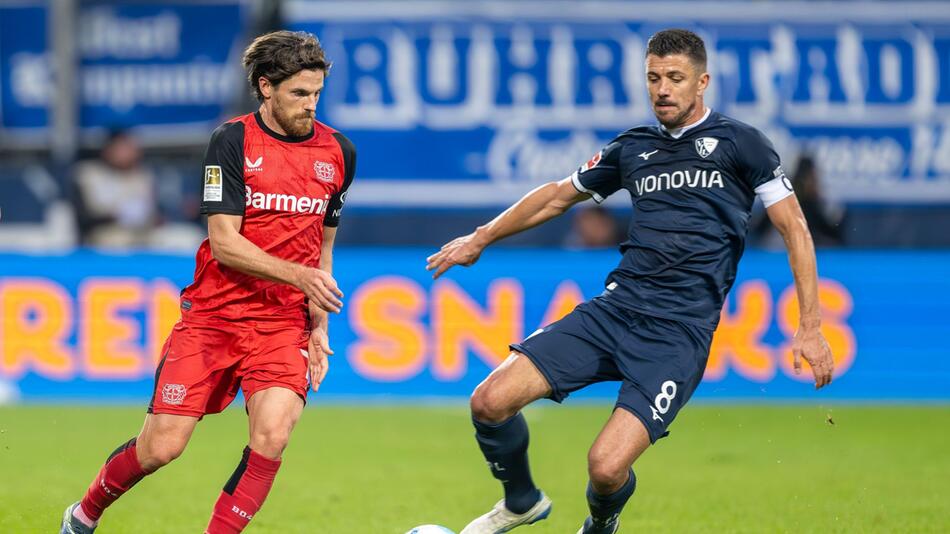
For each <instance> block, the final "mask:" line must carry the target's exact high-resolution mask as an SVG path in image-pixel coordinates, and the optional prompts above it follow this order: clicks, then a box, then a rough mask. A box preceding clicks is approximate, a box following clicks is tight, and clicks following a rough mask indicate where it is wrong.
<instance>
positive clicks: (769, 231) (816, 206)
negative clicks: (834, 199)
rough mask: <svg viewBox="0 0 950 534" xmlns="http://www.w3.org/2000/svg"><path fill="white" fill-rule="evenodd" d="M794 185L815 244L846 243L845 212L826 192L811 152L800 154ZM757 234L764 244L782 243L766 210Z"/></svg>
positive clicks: (760, 243) (834, 245)
mask: <svg viewBox="0 0 950 534" xmlns="http://www.w3.org/2000/svg"><path fill="white" fill-rule="evenodd" d="M792 188H793V189H794V190H795V196H796V197H798V203H799V204H800V205H801V207H802V213H804V214H805V220H806V221H808V229H809V230H810V231H811V236H812V239H813V240H814V242H815V247H819V248H821V247H840V246H842V245H844V239H843V233H842V230H841V228H842V224H841V223H842V221H843V220H844V212H843V210H842V209H840V208H837V207H832V206H831V205H829V204H828V203H827V202H826V201H825V199H824V197H823V196H822V193H821V179H820V178H819V176H818V167H817V165H816V164H815V160H814V159H813V158H812V157H811V156H809V155H807V154H803V155H801V156H800V157H799V158H798V162H797V163H796V166H795V173H794V174H793V175H792ZM753 234H754V236H755V238H756V241H758V244H759V245H760V246H765V247H769V248H771V245H776V246H778V244H779V243H781V238H780V237H779V236H778V232H776V231H775V229H774V227H773V226H772V224H771V222H770V221H769V219H768V217H767V216H765V214H764V213H763V214H762V218H761V219H759V222H758V224H756V225H755V227H754V228H753Z"/></svg>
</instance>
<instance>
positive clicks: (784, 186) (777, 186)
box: [755, 174, 795, 208]
mask: <svg viewBox="0 0 950 534" xmlns="http://www.w3.org/2000/svg"><path fill="white" fill-rule="evenodd" d="M794 193H795V192H794V191H792V184H791V182H789V181H788V178H786V177H785V175H784V174H783V175H782V176H780V177H778V178H773V179H771V180H769V181H768V182H765V183H764V184H762V185H760V186H759V187H756V188H755V194H756V195H758V197H759V198H761V199H762V204H763V205H764V206H765V207H766V208H767V207H769V206H771V205H772V204H775V203H776V202H778V201H780V200H784V199H785V198H786V197H788V196H789V195H792V194H794Z"/></svg>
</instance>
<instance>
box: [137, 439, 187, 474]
mask: <svg viewBox="0 0 950 534" xmlns="http://www.w3.org/2000/svg"><path fill="white" fill-rule="evenodd" d="M186 444H187V440H183V439H177V438H175V437H169V438H166V439H162V440H160V441H157V442H155V443H149V444H148V445H147V446H146V447H142V446H141V445H138V450H139V451H141V452H140V454H139V463H140V464H141V465H142V468H143V469H144V470H146V471H149V472H151V471H154V470H156V469H158V468H160V467H163V466H166V465H168V464H170V463H172V462H173V461H174V460H175V459H176V458H178V457H179V456H181V454H182V453H183V452H185V445H186Z"/></svg>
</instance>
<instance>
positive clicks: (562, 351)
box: [511, 297, 713, 442]
mask: <svg viewBox="0 0 950 534" xmlns="http://www.w3.org/2000/svg"><path fill="white" fill-rule="evenodd" d="M712 335H713V332H712V330H707V329H703V328H700V327H698V326H694V325H691V324H687V323H682V322H679V321H673V320H670V319H661V318H658V317H653V316H649V315H643V314H640V313H636V312H632V311H629V310H624V309H622V308H619V307H617V306H616V305H614V304H612V303H610V302H608V301H607V300H605V299H604V298H602V297H597V298H594V299H593V300H590V301H587V302H584V303H583V304H581V305H579V306H577V307H576V308H574V311H572V312H571V313H569V314H568V315H567V316H565V317H564V318H563V319H561V320H560V321H557V322H555V323H552V324H550V325H548V326H546V327H544V328H543V329H541V330H539V331H537V332H535V333H534V334H532V335H530V336H528V338H527V339H525V340H524V341H523V342H521V343H516V344H513V345H511V348H512V350H515V351H518V352H520V353H522V354H524V355H525V356H527V357H528V358H529V359H530V360H531V361H532V362H533V363H534V365H535V366H536V367H537V368H538V370H539V371H541V374H542V375H544V377H545V378H546V379H547V381H548V384H550V386H551V390H552V393H551V395H550V398H551V399H552V400H554V401H556V402H561V401H563V400H564V399H565V398H566V397H567V396H568V395H569V394H570V393H571V392H573V391H577V390H579V389H581V388H583V387H585V386H588V385H590V384H594V383H597V382H606V381H617V380H619V381H621V382H623V384H622V385H621V386H620V393H619V394H618V396H617V407H619V408H623V409H625V410H627V411H630V412H632V413H633V414H634V415H635V416H637V417H638V418H640V420H641V421H643V424H644V425H646V427H647V430H648V431H649V433H650V441H651V442H655V441H656V440H658V439H659V438H662V437H663V436H665V435H667V434H668V432H667V427H668V426H669V425H670V423H672V422H673V419H674V418H676V414H677V412H679V410H680V408H682V407H683V405H685V404H686V401H688V400H689V398H690V396H692V394H693V391H695V390H696V386H698V385H699V382H700V380H702V378H703V372H704V371H705V369H706V360H707V358H708V357H709V345H710V343H711V342H712Z"/></svg>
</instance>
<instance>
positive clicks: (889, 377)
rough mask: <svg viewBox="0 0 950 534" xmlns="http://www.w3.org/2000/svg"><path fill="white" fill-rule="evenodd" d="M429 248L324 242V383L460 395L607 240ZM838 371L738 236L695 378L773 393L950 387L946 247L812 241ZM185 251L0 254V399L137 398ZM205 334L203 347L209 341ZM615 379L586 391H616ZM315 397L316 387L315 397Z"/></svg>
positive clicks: (828, 395) (557, 307)
mask: <svg viewBox="0 0 950 534" xmlns="http://www.w3.org/2000/svg"><path fill="white" fill-rule="evenodd" d="M430 252H431V251H426V250H414V249H408V250H407V249H373V250H370V249H347V248H343V249H341V250H339V251H337V253H336V258H335V262H334V263H335V266H336V273H337V279H338V280H339V282H340V285H341V288H342V289H343V291H344V292H345V293H346V299H345V301H346V304H345V307H344V310H343V312H342V313H341V314H340V315H335V316H333V318H332V320H331V327H330V334H331V346H332V347H333V348H334V350H335V352H336V355H334V356H332V357H331V368H330V373H329V376H328V378H327V380H326V381H325V382H324V384H323V386H322V387H321V389H320V393H319V395H318V398H338V399H339V398H342V399H349V400H360V399H386V398H390V397H396V398H407V399H418V398H421V397H429V396H436V397H457V398H460V399H462V398H464V397H465V396H466V395H468V394H469V393H470V392H471V391H472V389H473V388H474V387H475V385H476V384H478V382H479V381H481V380H482V379H483V378H484V377H485V376H486V375H487V374H488V372H489V371H490V369H491V368H493V367H494V366H495V365H497V364H498V363H499V362H500V361H501V360H502V359H503V358H504V357H505V356H506V355H507V354H508V350H507V345H508V343H511V342H514V341H520V340H521V339H523V338H524V337H525V336H527V335H529V334H530V333H531V332H533V331H534V330H536V329H537V328H538V327H540V326H542V325H545V324H548V323H549V322H551V321H554V320H556V319H557V318H559V317H561V316H563V315H564V314H566V313H567V312H569V311H570V310H571V309H573V307H574V306H575V305H576V304H577V303H579V302H580V301H581V300H583V299H585V298H590V297H593V296H596V295H597V294H599V293H600V292H601V290H602V283H603V279H604V276H605V275H606V273H607V272H608V271H609V270H610V269H611V268H612V267H613V266H614V265H615V264H616V261H617V259H618V255H617V254H616V253H615V252H562V251H549V250H534V251H512V250H498V251H489V252H488V253H487V254H485V256H484V257H483V258H482V259H481V261H480V262H479V263H478V264H477V265H476V266H475V267H473V268H471V269H459V270H456V271H453V272H451V274H450V275H449V276H448V277H446V278H444V279H440V280H438V281H436V282H433V281H432V280H431V279H430V277H429V273H427V272H426V271H425V270H424V269H423V265H424V258H425V256H426V255H427V254H428V253H430ZM819 265H820V271H821V275H822V279H821V283H820V299H821V307H822V316H823V326H822V328H823V332H824V334H825V336H826V337H827V339H828V342H829V344H830V346H831V348H832V351H833V352H834V355H835V359H836V363H837V371H836V374H837V376H836V379H835V382H834V383H833V384H832V385H831V386H830V387H828V388H825V389H823V390H821V391H819V392H815V391H814V388H813V385H812V384H811V383H810V381H809V376H808V375H807V374H803V375H801V376H797V375H795V374H794V373H793V371H792V368H791V358H790V355H789V354H788V342H789V339H790V337H791V336H792V335H793V334H794V331H795V328H796V324H797V320H798V319H797V313H798V307H797V303H796V297H795V291H794V286H793V285H792V279H791V275H790V273H789V268H788V263H787V259H786V257H785V256H784V254H773V253H764V252H754V251H751V252H748V253H746V256H745V258H744V259H743V262H742V264H741V268H740V272H739V277H738V279H737V282H736V285H735V286H734V288H733V290H732V292H731V294H730V297H729V303H728V305H727V308H726V309H725V310H724V311H723V315H722V322H721V324H720V327H719V329H718V330H717V332H716V336H715V339H714V342H713V346H712V349H711V353H710V358H709V363H708V366H707V369H706V375H705V378H704V383H703V384H702V385H701V386H700V387H699V390H698V391H697V393H696V396H697V397H699V398H710V399H743V400H748V401H770V400H782V399H801V400H811V401H827V400H842V399H858V400H903V401H940V402H947V401H950V349H948V347H947V344H946V339H947V338H948V336H950V305H948V304H947V303H948V302H950V279H948V277H947V273H948V272H950V253H946V252H941V253H903V252H901V253H898V252H828V253H823V254H821V255H820V257H819ZM193 268H194V263H193V260H192V259H191V258H190V257H181V256H159V255H148V254H129V255H122V256H107V255H100V254H95V253H91V252H78V253H73V254H69V255H65V256H20V255H0V273H3V274H2V275H0V400H7V401H11V400H17V399H18V400H20V401H24V402H48V401H62V400H77V399H78V400H83V401H88V402H139V403H145V402H147V401H148V399H149V397H150V396H151V388H152V375H153V372H154V367H155V364H156V362H157V360H158V357H159V355H160V351H161V346H162V344H163V342H164V340H165V337H166V336H167V333H168V332H169V331H170V329H171V327H172V326H173V325H174V323H175V322H176V321H177V320H178V318H179V308H178V305H179V303H178V291H179V288H180V287H182V286H183V285H185V284H187V283H189V282H190V280H191V276H192V271H193ZM209 350H212V348H209ZM616 389H617V384H616V383H613V384H604V385H600V386H595V387H593V388H591V389H590V390H588V391H585V392H582V393H579V394H578V396H580V397H611V396H612V395H614V394H615V392H616ZM318 402H319V401H318Z"/></svg>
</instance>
